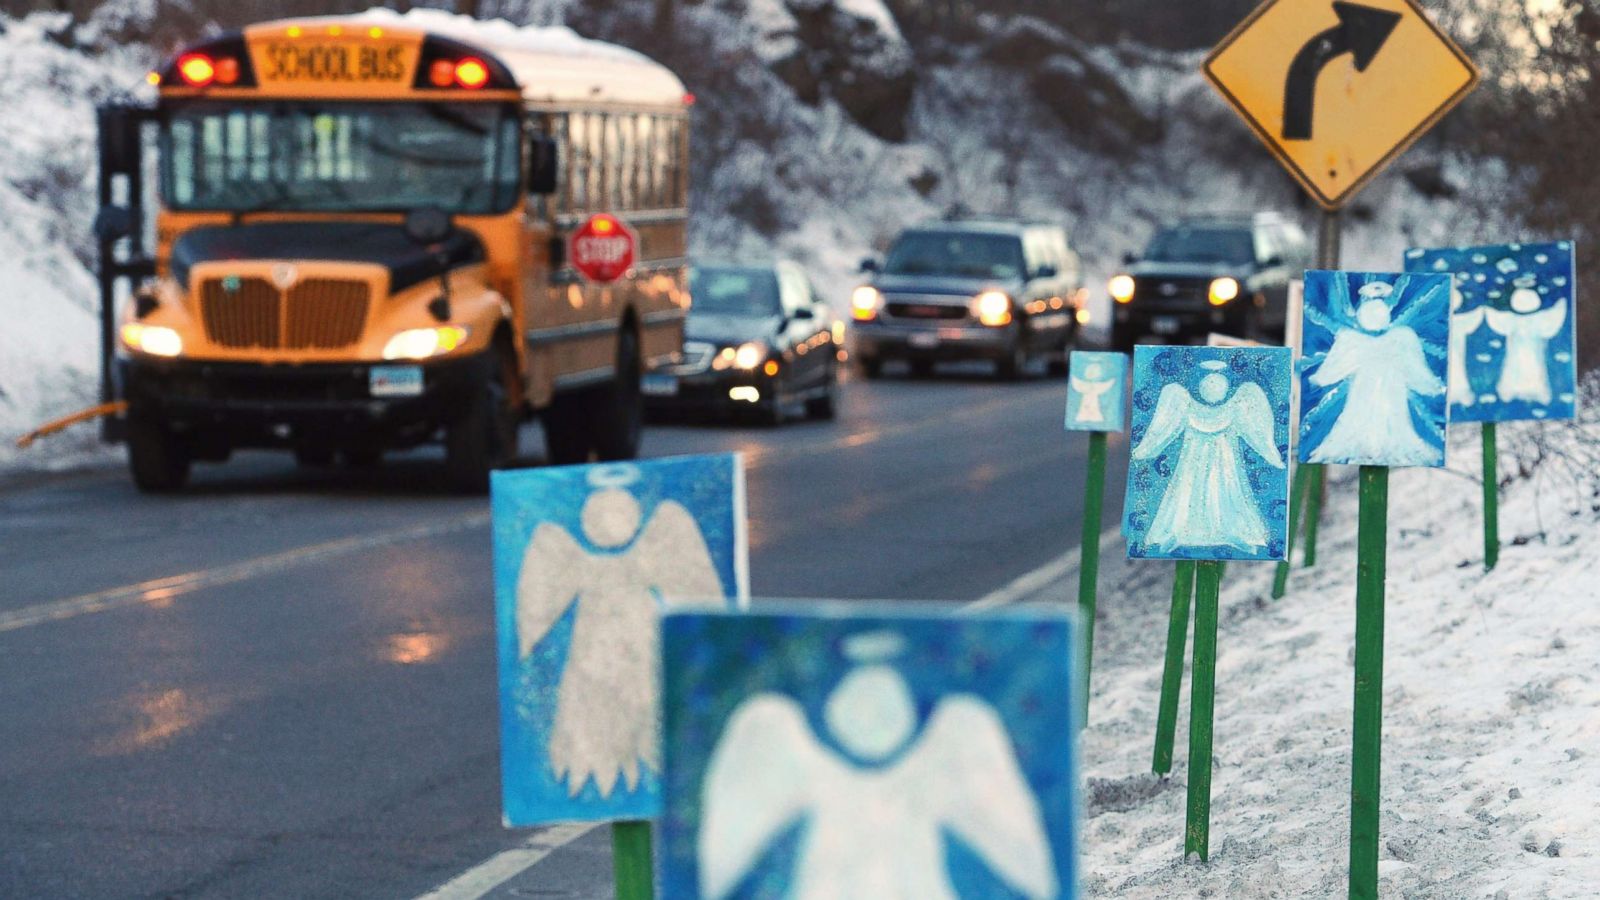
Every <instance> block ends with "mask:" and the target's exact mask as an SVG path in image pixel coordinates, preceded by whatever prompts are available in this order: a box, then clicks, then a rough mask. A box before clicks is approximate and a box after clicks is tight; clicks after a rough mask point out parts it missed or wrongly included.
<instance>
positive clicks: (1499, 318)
mask: <svg viewBox="0 0 1600 900" xmlns="http://www.w3.org/2000/svg"><path fill="white" fill-rule="evenodd" d="M1482 309H1483V314H1484V321H1485V322H1487V323H1488V325H1489V328H1490V329H1491V330H1492V331H1494V332H1496V333H1497V334H1499V335H1501V336H1502V337H1504V336H1505V335H1508V334H1510V333H1511V332H1512V330H1513V329H1515V328H1516V327H1517V314H1516V313H1514V312H1511V311H1509V310H1504V309H1491V308H1490V307H1487V306H1485V307H1482Z"/></svg>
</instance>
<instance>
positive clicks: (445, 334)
mask: <svg viewBox="0 0 1600 900" xmlns="http://www.w3.org/2000/svg"><path fill="white" fill-rule="evenodd" d="M466 339H467V329H465V328H462V327H461V326H460V325H441V326H439V327H437V328H408V329H406V330H405V331H402V332H400V333H399V334H397V335H395V336H394V337H392V338H390V339H389V342H388V343H387V344H384V345H383V358H384V359H427V358H429V357H431V356H440V355H442V354H445V353H449V352H450V351H451V350H454V349H456V348H457V347H459V346H461V344H462V343H463V342H465V341H466Z"/></svg>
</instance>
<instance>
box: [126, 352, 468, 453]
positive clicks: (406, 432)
mask: <svg viewBox="0 0 1600 900" xmlns="http://www.w3.org/2000/svg"><path fill="white" fill-rule="evenodd" d="M120 364H121V374H122V384H123V391H124V395H125V396H126V397H127V399H128V413H129V415H130V416H137V417H140V418H145V419H151V420H154V421H157V422H160V423H161V424H163V425H165V426H167V427H169V428H171V429H172V430H173V431H176V432H180V433H184V432H187V433H192V434H195V435H197V436H203V437H205V438H208V439H213V440H221V441H225V442H226V443H228V444H230V445H232V446H239V447H285V446H299V445H304V444H324V445H331V446H349V445H357V444H359V445H373V446H383V447H400V446H409V445H414V444H419V443H423V442H425V441H428V440H430V439H431V438H432V437H433V436H434V434H435V432H436V431H437V430H438V429H439V427H440V426H442V425H444V424H446V423H447V422H448V421H449V420H450V419H451V417H452V416H453V415H454V414H456V413H458V412H459V411H460V410H461V409H462V408H463V407H464V402H465V400H466V399H467V398H468V397H470V396H471V394H470V392H472V391H477V390H481V389H482V385H483V384H484V379H485V378H487V377H488V373H489V371H490V367H491V361H490V359H489V357H488V355H487V354H483V355H478V356H471V357H466V358H462V359H453V360H442V361H439V362H432V363H428V364H425V365H419V364H391V363H381V364H379V363H318V364H309V365H270V364H261V363H233V362H227V363H224V362H205V361H196V360H182V359H174V360H166V359H162V360H157V359H147V358H142V357H141V358H133V359H124V360H121V363H120Z"/></svg>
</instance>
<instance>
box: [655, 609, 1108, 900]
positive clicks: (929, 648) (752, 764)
mask: <svg viewBox="0 0 1600 900" xmlns="http://www.w3.org/2000/svg"><path fill="white" fill-rule="evenodd" d="M1072 616H1073V613H1071V612H1068V611H1062V610H1058V609H1032V610H1030V609H1027V608H1021V609H1017V610H1012V611H1008V612H1003V613H996V614H986V615H974V616H951V615H949V614H948V613H947V612H945V611H943V610H934V609H932V608H929V609H924V610H917V609H913V610H911V611H907V610H905V609H904V608H900V609H885V608H882V607H880V608H878V609H876V610H874V609H873V608H872V607H862V606H860V605H858V604H850V605H848V606H843V605H839V604H833V605H818V604H808V605H806V606H804V607H795V608H792V609H784V608H781V607H766V608H763V610H762V611H761V612H759V613H752V614H748V615H728V614H725V613H724V614H719V613H695V612H682V613H672V614H669V615H668V616H667V618H666V620H665V622H664V623H663V625H662V668H663V681H664V693H663V700H664V703H663V709H664V713H665V722H664V725H663V732H662V740H663V753H664V759H665V764H666V774H665V791H666V809H665V811H664V813H663V814H662V818H661V819H660V821H659V823H658V830H657V834H658V835H659V838H660V842H661V843H660V853H659V861H660V876H661V889H662V896H665V897H679V898H697V900H734V898H779V897H786V898H796V900H838V898H842V897H872V898H875V900H957V898H984V900H987V898H1029V900H1071V898H1073V897H1075V896H1077V894H1076V882H1077V877H1076V876H1077V872H1076V842H1077V836H1076V817H1077V798H1076V796H1075V791H1076V784H1077V778H1078V776H1077V771H1076V766H1077V762H1076V757H1075V753H1076V751H1075V749H1074V747H1075V744H1076V741H1075V739H1074V734H1075V730H1074V729H1075V715H1076V713H1075V712H1074V711H1075V709H1076V708H1077V707H1076V706H1075V704H1074V703H1073V696H1074V691H1075V682H1074V678H1073V666H1074V661H1075V658H1076V654H1077V647H1078V644H1077V640H1076V638H1075V637H1074V633H1075V631H1076V629H1075V627H1074V626H1075V622H1074V620H1073V618H1072Z"/></svg>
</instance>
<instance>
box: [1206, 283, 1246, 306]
mask: <svg viewBox="0 0 1600 900" xmlns="http://www.w3.org/2000/svg"><path fill="white" fill-rule="evenodd" d="M1209 293H1210V298H1211V305H1212V306H1221V305H1222V304H1224V303H1227V302H1228V301H1229V300H1232V299H1233V298H1235V297H1237V296H1239V282H1237V281H1235V280H1233V279H1232V278H1214V279H1212V281H1211V291H1210V292H1209Z"/></svg>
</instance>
